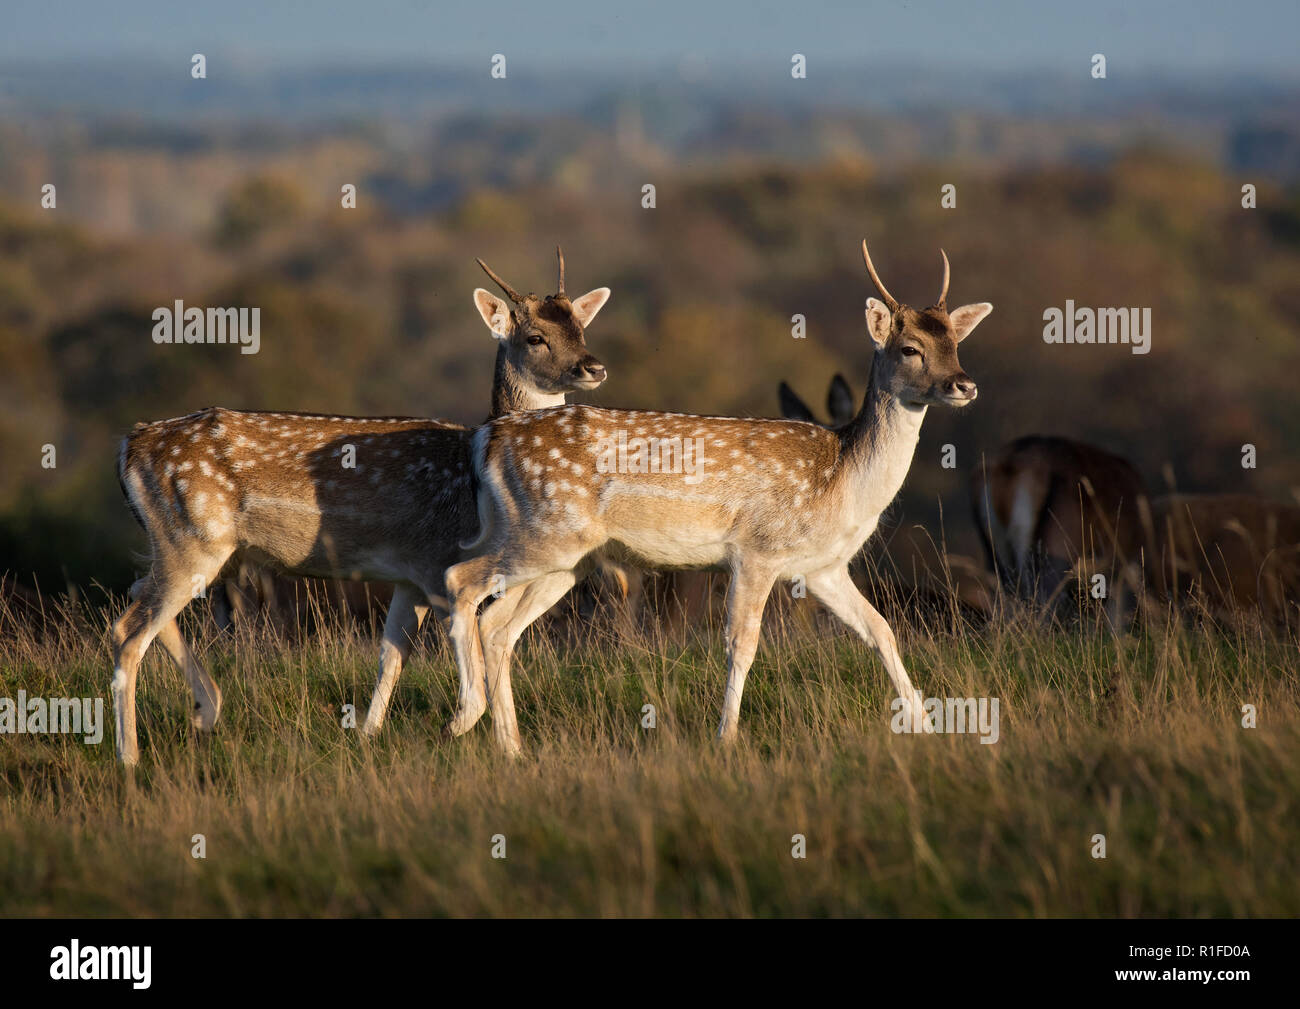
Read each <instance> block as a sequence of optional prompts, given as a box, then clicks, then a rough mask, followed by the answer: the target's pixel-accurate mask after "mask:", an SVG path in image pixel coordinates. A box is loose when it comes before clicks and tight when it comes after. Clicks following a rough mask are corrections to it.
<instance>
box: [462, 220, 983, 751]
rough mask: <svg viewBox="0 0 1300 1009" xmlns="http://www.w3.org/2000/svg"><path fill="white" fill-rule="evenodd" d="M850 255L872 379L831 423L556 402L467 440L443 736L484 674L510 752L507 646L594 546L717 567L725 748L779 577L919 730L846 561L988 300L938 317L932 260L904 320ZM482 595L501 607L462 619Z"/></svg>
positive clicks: (942, 307) (946, 397)
mask: <svg viewBox="0 0 1300 1009" xmlns="http://www.w3.org/2000/svg"><path fill="white" fill-rule="evenodd" d="M862 255H863V258H864V260H865V261H866V266H867V272H868V274H869V275H870V276H871V279H872V281H873V283H874V284H875V286H876V290H877V291H878V292H879V294H880V297H881V299H882V300H877V299H875V298H870V299H868V300H867V303H866V321H867V332H868V334H869V335H870V337H871V340H872V343H873V344H874V348H875V350H874V357H873V362H872V369H871V380H870V383H869V385H868V388H867V393H866V396H865V398H864V401H863V404H862V408H861V409H860V410H859V411H858V414H857V416H856V417H855V418H854V420H853V421H852V422H851V423H849V424H848V425H847V426H846V427H843V428H841V429H839V430H837V431H831V430H828V429H826V428H824V427H821V426H819V425H817V424H809V423H799V422H795V421H788V420H760V419H753V418H743V417H697V416H689V415H684V414H672V413H650V412H640V411H617V410H604V409H596V408H592V407H563V408H560V409H556V410H543V411H539V412H535V413H532V414H526V415H515V416H512V417H504V418H500V419H498V420H495V421H492V422H490V423H488V424H486V425H484V426H483V427H481V428H480V429H479V430H478V431H477V432H476V433H475V435H474V472H475V475H476V476H477V478H478V480H479V490H478V506H479V514H480V519H481V524H480V534H479V537H478V538H477V540H476V542H475V543H473V544H469V545H468V547H467V549H468V550H469V552H470V553H472V554H473V556H472V557H471V558H469V559H467V560H465V561H463V562H461V563H459V564H457V565H455V566H454V567H452V568H451V569H449V570H448V572H447V589H448V593H449V601H450V603H451V640H452V645H453V648H454V650H455V653H456V661H457V665H458V667H459V670H460V675H461V684H460V697H461V705H460V706H459V707H458V709H457V712H456V716H455V717H454V718H453V720H452V722H451V724H450V725H449V726H448V728H449V730H450V732H452V733H453V734H459V733H462V732H465V731H467V730H468V729H469V728H470V727H471V726H473V724H474V723H475V722H476V721H477V720H478V718H479V717H480V716H481V715H482V713H483V710H484V706H482V705H481V704H480V698H481V697H482V694H483V691H482V690H481V689H479V688H477V686H476V685H477V684H479V683H482V682H484V679H485V677H486V688H487V691H486V692H487V695H488V698H489V699H490V703H491V705H492V715H493V729H494V734H495V736H496V739H497V742H498V744H499V745H500V746H501V747H502V748H503V749H504V750H505V751H506V752H508V753H512V754H513V753H518V752H520V750H521V746H520V741H519V732H518V727H517V724H516V721H515V711H514V703H513V699H512V696H511V688H510V655H511V651H512V649H513V647H514V644H515V642H516V641H517V639H518V637H519V635H520V633H522V631H523V629H524V628H526V627H527V626H528V625H529V624H530V623H531V622H532V621H533V620H534V619H536V617H537V616H539V615H540V614H541V613H543V612H545V611H546V610H547V609H548V608H549V607H550V606H551V605H552V604H553V603H554V602H555V601H556V600H557V599H559V598H560V597H561V596H562V595H563V594H564V592H566V591H567V590H568V588H569V587H570V586H571V585H573V584H574V582H575V580H576V578H577V577H578V572H579V571H580V570H581V568H582V566H583V564H584V560H585V559H586V558H588V557H589V556H590V555H592V554H593V552H595V551H602V552H607V553H609V554H611V555H613V556H615V557H619V558H624V559H626V560H628V561H630V562H631V563H632V564H634V565H637V566H644V567H649V568H707V567H722V568H726V569H728V570H729V571H730V573H731V583H730V587H729V589H728V594H727V632H726V635H727V687H726V694H725V699H724V702H723V713H722V721H721V724H720V726H719V729H718V734H719V736H720V737H721V739H723V740H724V741H728V742H730V741H732V740H734V739H735V737H736V733H737V725H738V720H739V715H740V698H741V692H742V691H743V689H744V685H745V677H746V674H747V673H748V670H749V667H750V664H751V662H752V661H753V658H754V653H755V650H756V648H757V645H758V637H759V632H760V626H761V616H762V612H763V607H764V604H765V602H766V600H767V597H768V595H769V593H770V592H771V589H772V586H773V584H774V583H775V582H776V580H777V579H788V578H794V577H795V576H804V578H805V579H806V584H807V587H808V589H809V591H810V592H812V593H813V594H814V595H815V596H816V598H818V599H819V600H820V601H821V602H822V603H824V604H825V605H826V606H827V607H828V608H829V609H830V610H831V611H832V612H833V613H834V614H836V615H837V616H838V617H839V618H840V619H841V620H843V621H844V622H845V623H847V624H848V625H849V627H851V628H852V629H853V630H855V631H856V632H857V633H858V634H859V635H861V637H862V638H864V639H865V640H866V641H867V643H868V644H870V645H871V646H872V647H873V648H874V649H875V651H876V654H877V655H878V656H879V657H880V659H881V661H882V662H883V663H884V665H885V669H886V671H887V672H888V674H889V677H890V679H891V680H892V681H893V684H894V688H895V690H897V692H898V695H899V696H900V697H901V698H902V704H903V706H904V709H905V711H906V717H909V718H910V719H911V725H912V727H913V728H914V729H917V730H919V731H925V730H926V728H927V727H930V726H929V722H928V719H926V717H925V715H924V712H923V710H922V698H921V694H920V692H919V691H917V690H915V689H914V688H913V686H912V683H911V680H909V679H908V675H907V671H906V669H905V668H904V667H903V662H902V659H901V658H900V657H899V653H898V647H897V644H896V643H895V640H894V635H893V632H892V631H891V630H890V629H889V625H888V624H887V623H886V622H885V620H884V619H883V618H882V617H881V616H880V614H879V613H878V612H877V611H876V610H875V609H874V608H873V607H872V605H871V604H870V603H869V602H867V600H866V599H865V598H863V596H862V595H861V593H859V591H858V590H857V588H856V587H855V586H854V584H853V581H852V580H851V579H850V577H849V570H848V565H849V561H850V560H851V559H852V558H853V557H854V556H855V555H856V554H857V553H858V551H859V550H860V549H861V548H862V545H863V544H864V543H865V542H866V540H867V538H868V537H869V536H870V535H871V534H872V532H873V531H874V530H875V528H876V523H877V522H878V521H879V519H880V514H881V512H882V511H884V509H885V507H886V506H887V505H888V504H889V502H890V501H891V500H893V498H894V496H895V495H896V494H897V493H898V490H899V487H900V486H901V485H902V483H903V480H904V478H905V477H906V476H907V471H908V468H909V467H910V465H911V461H912V455H913V452H914V451H915V449H916V444H917V439H918V437H919V436H920V431H921V422H922V421H923V420H924V419H925V414H926V411H927V410H928V409H929V407H930V406H931V405H936V404H943V405H948V406H965V405H967V404H968V403H970V402H971V401H972V400H974V399H975V395H976V388H975V383H974V382H973V381H972V380H971V379H970V377H969V376H968V375H967V374H966V373H965V372H964V371H962V369H961V365H960V363H959V362H958V360H957V345H958V344H959V343H960V342H961V341H962V340H964V339H965V338H966V337H967V336H968V335H970V333H971V331H972V330H973V329H974V328H975V326H976V325H977V324H978V323H979V322H980V320H982V319H983V318H984V317H985V316H986V315H988V313H989V312H990V311H991V310H992V307H993V306H992V305H989V304H987V303H980V304H974V305H965V306H963V307H961V308H958V309H955V310H954V311H952V312H951V313H949V312H948V309H947V307H946V301H947V295H948V258H947V256H946V255H945V256H944V257H943V263H944V276H943V287H942V289H941V290H940V293H939V299H938V301H937V303H936V304H935V305H933V306H931V307H929V308H925V309H922V310H920V311H918V310H916V309H913V308H910V307H909V306H907V305H904V304H901V303H899V302H898V301H896V300H895V299H894V298H893V297H892V296H891V295H890V294H889V292H888V291H887V290H886V289H885V286H884V284H883V283H881V281H880V278H879V276H878V275H877V274H876V270H875V267H874V266H873V265H872V263H871V257H870V255H869V253H868V252H867V245H866V243H865V242H863V244H862ZM494 592H496V593H500V595H499V598H497V599H496V600H495V601H494V602H492V603H491V604H490V605H489V606H488V607H487V608H486V609H485V611H484V613H483V615H482V618H481V620H477V621H476V617H477V610H478V606H479V604H480V603H482V602H483V601H484V600H485V599H486V598H487V597H488V596H489V595H490V594H493V593H494Z"/></svg>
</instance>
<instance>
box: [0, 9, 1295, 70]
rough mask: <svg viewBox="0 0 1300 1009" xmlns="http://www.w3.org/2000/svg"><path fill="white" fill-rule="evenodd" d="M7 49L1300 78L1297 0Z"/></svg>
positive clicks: (49, 43)
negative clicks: (1089, 63) (797, 63)
mask: <svg viewBox="0 0 1300 1009" xmlns="http://www.w3.org/2000/svg"><path fill="white" fill-rule="evenodd" d="M2 22H3V34H0V60H5V61H19V60H21V61H25V60H30V59H37V60H44V59H63V58H68V57H73V58H105V57H107V58H110V59H118V58H123V57H143V58H151V57H152V58H157V59H170V58H171V57H172V55H173V54H174V53H175V52H176V51H177V50H181V51H184V52H185V53H190V52H198V51H201V52H208V53H222V54H226V55H227V56H231V55H233V56H236V57H242V58H245V59H247V60H249V61H250V62H253V63H262V64H265V63H272V64H275V63H282V64H293V65H295V66H301V65H303V64H311V63H316V62H321V61H333V60H356V61H363V62H382V61H384V60H393V61H405V62H409V61H423V60H428V61H432V62H439V61H476V60H479V59H484V58H485V56H484V54H485V53H486V54H488V55H489V56H490V54H491V53H493V52H504V53H506V54H507V57H508V58H510V59H512V60H513V61H515V63H516V64H518V63H523V64H524V65H525V66H527V65H530V64H531V65H533V66H536V67H537V68H539V69H541V68H545V69H547V70H548V71H553V70H556V69H562V68H564V67H566V66H572V67H574V68H575V69H589V68H600V69H603V68H607V67H609V66H611V65H613V66H618V65H626V64H633V63H635V64H642V65H647V64H648V65H658V64H669V65H680V64H681V61H683V60H687V61H689V60H690V59H692V58H693V57H694V58H703V59H705V60H707V61H708V62H709V63H710V64H712V65H715V66H718V65H725V64H726V63H727V62H728V61H729V60H731V59H733V58H739V59H746V60H754V59H766V58H769V57H771V58H784V59H787V60H788V59H789V55H790V54H791V53H793V52H802V53H805V54H806V55H807V56H808V58H809V60H810V68H811V69H815V68H816V66H817V63H818V62H819V61H825V62H826V64H828V65H830V64H836V63H838V64H866V63H868V62H869V61H872V60H877V59H879V60H882V61H885V62H889V63H891V64H895V63H910V62H915V63H916V65H917V66H918V68H920V67H925V66H934V65H936V64H938V63H943V64H947V65H949V66H951V67H952V68H954V69H981V70H994V71H998V70H1005V71H1013V72H1014V71H1019V70H1041V69H1059V68H1062V67H1068V66H1072V65H1074V62H1075V61H1078V60H1083V61H1085V62H1086V60H1087V58H1088V56H1089V55H1091V54H1092V53H1093V52H1104V53H1105V54H1106V56H1107V60H1108V63H1109V69H1110V74H1111V76H1112V77H1113V76H1114V75H1115V73H1116V72H1117V71H1120V72H1127V71H1128V70H1129V69H1131V70H1132V72H1133V73H1135V74H1137V73H1150V72H1173V73H1177V74H1179V75H1185V76H1191V77H1195V76H1197V75H1198V74H1200V73H1204V74H1207V75H1208V74H1222V73H1237V72H1262V73H1264V74H1268V75H1285V76H1289V77H1300V73H1297V65H1298V63H1300V61H1298V60H1297V58H1296V55H1295V53H1296V48H1297V41H1298V40H1300V2H1297V0H1236V2H1233V3H1224V2H1222V0H1183V2H1173V0H1128V2H1115V0H1078V2H1071V3H1059V2H1054V0H1036V2H1035V0H1002V2H998V0H993V2H980V0H932V2H925V0H910V2H898V0H894V2H877V3H872V2H859V3H852V2H849V3H829V2H816V0H779V2H778V0H753V2H742V0H727V2H725V3H709V2H707V0H637V2H634V3H626V2H614V0H609V2H602V0H543V2H536V3H531V4H525V3H518V2H512V0H487V2H480V3H433V2H428V0H375V2H368V0H348V2H343V0H317V2H304V0H299V2H279V3H277V2H275V0H220V2H213V0H119V2H105V0H88V2H59V0H6V3H5V4H4V12H3V18H2Z"/></svg>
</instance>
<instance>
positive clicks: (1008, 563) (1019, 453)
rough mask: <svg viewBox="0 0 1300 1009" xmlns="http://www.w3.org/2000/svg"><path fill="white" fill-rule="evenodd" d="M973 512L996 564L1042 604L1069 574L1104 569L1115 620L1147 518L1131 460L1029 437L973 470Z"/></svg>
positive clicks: (1011, 584)
mask: <svg viewBox="0 0 1300 1009" xmlns="http://www.w3.org/2000/svg"><path fill="white" fill-rule="evenodd" d="M970 498H971V510H972V512H973V514H974V518H975V525H976V526H977V527H978V528H979V532H980V539H981V541H982V543H983V546H984V552H985V556H986V558H987V560H988V564H989V567H990V568H991V569H992V570H994V571H995V572H997V575H998V579H999V581H1000V582H1001V583H1002V585H1003V587H1004V588H1005V589H1006V590H1008V591H1009V592H1011V593H1013V594H1015V595H1017V596H1019V597H1021V598H1023V599H1026V600H1032V601H1035V602H1037V603H1038V604H1039V605H1040V606H1042V607H1044V608H1048V607H1051V606H1053V605H1055V604H1056V603H1058V602H1060V601H1061V600H1062V599H1063V593H1064V589H1065V587H1066V585H1067V584H1068V582H1069V580H1070V579H1071V578H1072V577H1076V576H1078V575H1080V574H1085V573H1093V574H1095V573H1104V574H1105V575H1106V577H1107V579H1108V582H1109V584H1108V591H1107V601H1108V610H1109V612H1110V616H1111V620H1112V622H1113V623H1115V624H1116V625H1118V623H1119V621H1120V620H1121V619H1122V618H1123V616H1124V613H1125V610H1126V608H1127V601H1128V595H1129V592H1130V590H1132V589H1133V588H1134V587H1135V586H1136V584H1137V579H1138V568H1139V565H1140V564H1141V560H1142V553H1141V552H1142V545H1143V539H1144V534H1145V529H1146V528H1147V527H1148V524H1149V513H1148V512H1147V508H1148V502H1147V491H1146V485H1145V483H1144V482H1143V480H1142V477H1141V476H1140V475H1139V473H1138V471H1137V470H1136V469H1135V468H1134V467H1133V465H1132V463H1130V462H1129V461H1128V460H1127V459H1124V458H1122V457H1120V456H1118V455H1114V454H1112V453H1110V452H1107V451H1105V450H1104V449H1100V448H1097V447H1096V446H1094V445H1089V444H1086V443H1085V442H1081V441H1074V440H1072V439H1069V438H1057V437H1049V436H1045V435H1027V436H1026V437H1023V438H1018V439H1017V440H1015V441H1013V442H1011V443H1009V444H1007V445H1004V446H1003V447H1002V448H1001V449H999V450H998V452H997V453H996V454H995V455H994V456H993V457H992V458H991V459H988V460H985V461H983V462H981V463H980V464H979V465H977V466H976V467H975V468H974V469H973V470H972V472H971V478H970Z"/></svg>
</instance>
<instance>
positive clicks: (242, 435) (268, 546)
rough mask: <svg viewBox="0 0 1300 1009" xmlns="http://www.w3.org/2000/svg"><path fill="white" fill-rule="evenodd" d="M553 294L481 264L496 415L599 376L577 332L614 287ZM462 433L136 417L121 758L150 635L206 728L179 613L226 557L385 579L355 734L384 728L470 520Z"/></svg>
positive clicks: (253, 419)
mask: <svg viewBox="0 0 1300 1009" xmlns="http://www.w3.org/2000/svg"><path fill="white" fill-rule="evenodd" d="M556 256H557V259H558V272H559V290H558V291H557V292H556V293H555V294H554V295H548V296H547V297H545V298H541V297H538V296H537V295H535V294H528V295H521V294H519V293H518V292H517V291H515V290H514V289H513V288H512V287H510V285H508V284H507V283H505V281H503V280H501V278H500V277H498V276H497V275H496V274H495V273H493V272H492V270H491V269H489V268H488V266H487V264H486V263H484V262H483V261H482V260H479V261H478V263H479V266H480V267H482V269H483V271H484V272H485V273H487V275H488V276H489V277H491V278H492V280H493V281H494V282H495V283H496V284H497V286H498V287H500V288H501V290H502V291H503V292H504V293H505V294H506V296H507V297H508V299H509V301H504V300H502V299H501V298H498V297H496V296H495V295H493V294H491V293H489V292H488V291H485V290H483V289H482V288H479V289H477V290H476V291H475V292H474V304H475V306H476V307H477V308H478V311H479V314H480V315H481V316H482V318H483V321H484V323H485V324H486V325H487V327H488V329H489V330H491V332H492V333H493V335H494V336H495V337H496V338H497V340H498V341H499V345H498V350H497V362H496V373H495V377H494V381H493V390H492V415H493V416H495V417H499V416H502V415H506V414H511V413H513V412H516V411H528V410H536V409H541V408H546V407H554V406H558V405H561V404H563V403H564V401H565V395H566V394H567V393H569V392H573V391H577V390H586V389H594V388H596V387H597V386H598V385H600V384H601V383H602V382H603V381H604V380H605V377H606V371H605V367H604V365H602V364H601V363H600V362H599V361H598V360H597V359H596V358H595V357H593V356H592V355H591V353H590V352H589V351H588V350H587V345H586V340H585V338H584V334H585V329H586V327H587V325H588V324H590V322H591V321H592V319H593V318H595V316H596V313H597V312H599V311H600V309H601V307H602V306H603V305H604V304H605V301H606V300H607V299H608V298H609V293H610V292H609V289H608V288H605V287H600V288H596V289H595V290H593V291H590V292H588V293H587V294H584V295H583V296H582V297H580V298H575V299H573V300H570V298H569V296H568V294H567V293H566V292H565V289H564V256H563V253H562V252H560V250H559V249H557V250H556ZM471 433H472V432H471V431H470V430H469V429H467V428H465V427H463V426H461V425H459V424H453V423H450V422H446V421H439V420H425V419H421V418H405V417H399V418H379V417H337V416H321V415H313V414H301V413H283V412H279V413H258V412H245V411H239V410H226V409H222V408H219V407H212V408H208V409H205V410H200V411H199V412H197V413H192V414H189V415H187V416H185V417H178V418H175V419H173V420H164V421H158V422H155V423H152V424H137V425H136V426H135V428H134V429H133V430H132V432H131V434H129V435H128V436H127V437H126V438H125V439H124V440H123V442H122V447H121V451H120V453H119V457H118V477H119V481H120V483H121V485H122V489H123V492H124V494H125V495H126V498H127V502H128V504H129V505H130V507H131V510H132V512H133V513H134V514H135V516H136V518H137V520H139V522H140V524H141V525H142V526H143V527H144V529H145V532H146V533H147V534H148V537H149V544H150V550H151V556H152V563H151V566H150V569H149V573H148V574H147V575H145V577H143V578H141V579H140V580H139V581H137V582H136V583H135V585H133V586H132V589H131V597H132V599H133V600H134V601H133V602H132V603H131V605H130V606H128V607H127V609H126V612H125V613H123V614H122V616H121V618H120V619H119V620H118V621H117V622H116V624H114V626H113V635H112V637H113V665H114V673H113V704H114V711H115V716H116V728H117V750H118V757H119V759H120V760H121V761H122V762H123V763H125V764H128V765H134V764H135V763H136V762H137V761H138V759H139V750H138V744H137V741H136V726H135V686H136V675H137V672H138V670H139V666H140V661H141V659H142V658H143V656H144V652H145V650H146V649H147V648H148V646H149V644H150V642H152V641H153V639H154V638H155V637H157V638H159V640H161V641H162V643H163V646H164V648H165V649H166V651H167V653H168V654H169V655H170V656H171V657H172V659H173V660H174V661H175V662H176V663H177V665H179V666H180V668H181V669H182V670H183V671H184V673H185V676H186V678H187V679H188V681H189V684H190V687H191V689H192V690H193V693H194V698H195V708H194V714H193V717H192V722H193V724H194V726H195V727H196V728H197V729H199V730H201V731H207V730H210V729H211V728H212V726H213V724H214V723H215V722H216V720H217V717H218V716H219V714H220V712H221V691H220V690H219V689H218V688H217V685H216V683H214V682H213V680H212V678H211V676H209V674H208V672H207V670H206V669H205V668H204V667H203V665H202V664H201V663H200V662H199V660H198V659H197V658H196V657H195V655H194V653H193V651H192V650H191V649H190V647H189V645H188V644H187V643H186V641H185V639H184V638H183V636H182V635H181V632H180V628H179V626H178V624H177V622H176V617H177V615H178V614H179V613H180V611H181V610H182V609H184V607H185V606H186V605H187V604H188V603H189V602H190V600H191V599H193V598H194V597H195V596H196V595H199V594H200V593H202V592H203V591H204V590H205V588H206V587H207V586H209V585H211V584H212V583H213V581H214V580H215V579H217V578H218V577H219V576H220V575H221V573H222V571H223V570H224V569H225V568H226V566H227V564H228V563H229V562H230V561H231V560H232V558H233V559H235V560H236V561H238V560H241V559H247V560H249V561H252V562H254V563H257V564H259V565H263V566H267V567H270V568H273V569H276V570H280V571H285V572H288V573H291V574H295V575H307V576H315V577H328V578H339V577H343V578H358V579H361V580H366V581H369V580H376V581H384V582H392V583H395V585H396V588H395V590H394V592H393V599H392V603H391V604H390V606H389V609H388V617H387V620H386V621H385V624H384V632H383V640H382V643H381V649H380V661H379V679H378V683H377V685H376V687H375V693H374V697H373V699H372V701H371V704H370V710H369V712H368V714H367V717H366V722H365V727H364V731H365V732H366V733H368V734H370V733H374V732H376V731H378V729H379V727H380V726H381V725H382V724H383V720H384V715H385V713H386V711H387V709H388V705H389V702H390V700H391V699H392V694H393V688H394V687H395V685H396V683H397V679H398V677H399V676H400V674H401V670H402V665H403V663H404V662H405V661H406V658H407V655H408V654H409V651H410V648H411V642H412V638H413V637H414V635H415V634H416V632H417V631H418V630H419V628H420V625H421V624H422V622H423V621H424V618H425V616H426V615H427V614H428V612H429V608H430V605H431V604H434V603H436V604H438V605H440V606H445V589H444V582H443V575H444V572H445V571H446V569H447V567H448V566H449V565H451V564H453V563H455V561H456V560H458V559H459V557H460V556H461V554H460V544H461V543H462V542H465V541H467V540H469V539H471V538H472V537H473V536H474V535H475V533H476V531H477V529H478V519H477V514H476V508H475V502H474V494H473V477H472V474H471V467H470V455H469V452H470V435H471Z"/></svg>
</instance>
